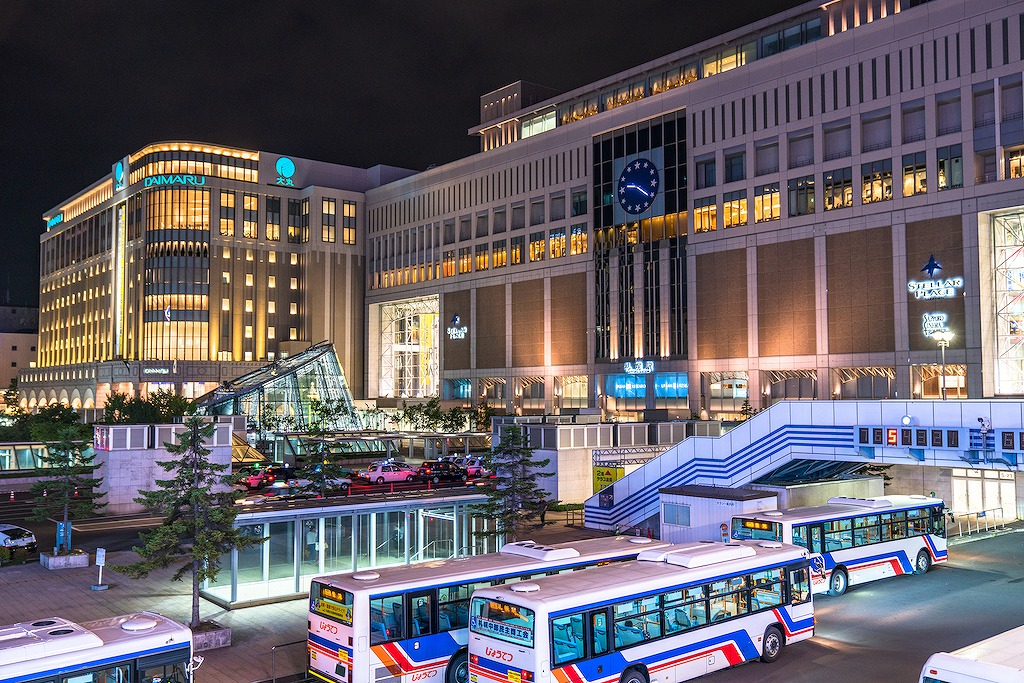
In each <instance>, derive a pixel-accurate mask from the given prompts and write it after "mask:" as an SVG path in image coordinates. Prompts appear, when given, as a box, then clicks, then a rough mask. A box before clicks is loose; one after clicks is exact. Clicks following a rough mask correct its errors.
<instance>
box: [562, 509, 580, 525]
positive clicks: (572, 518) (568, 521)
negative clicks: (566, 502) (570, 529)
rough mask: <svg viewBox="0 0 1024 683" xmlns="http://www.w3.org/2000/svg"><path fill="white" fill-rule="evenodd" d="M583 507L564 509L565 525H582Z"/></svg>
mask: <svg viewBox="0 0 1024 683" xmlns="http://www.w3.org/2000/svg"><path fill="white" fill-rule="evenodd" d="M583 522H584V517H583V508H570V509H569V510H566V511H565V525H566V526H579V527H582V526H584V523H583Z"/></svg>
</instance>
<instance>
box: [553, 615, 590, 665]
mask: <svg viewBox="0 0 1024 683" xmlns="http://www.w3.org/2000/svg"><path fill="white" fill-rule="evenodd" d="M573 619H579V620H582V619H583V615H582V614H574V615H571V616H566V617H558V618H557V619H552V620H551V658H552V662H551V663H552V665H553V666H561V665H563V664H565V663H566V662H572V661H575V660H577V659H582V658H583V640H582V639H579V638H577V637H576V634H575V632H574V631H573V627H572V620H573Z"/></svg>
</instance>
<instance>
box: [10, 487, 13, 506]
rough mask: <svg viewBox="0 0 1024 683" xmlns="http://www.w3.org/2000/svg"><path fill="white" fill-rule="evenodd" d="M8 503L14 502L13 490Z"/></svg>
mask: <svg viewBox="0 0 1024 683" xmlns="http://www.w3.org/2000/svg"><path fill="white" fill-rule="evenodd" d="M10 501H11V502H12V503H13V502H14V489H11V497H10Z"/></svg>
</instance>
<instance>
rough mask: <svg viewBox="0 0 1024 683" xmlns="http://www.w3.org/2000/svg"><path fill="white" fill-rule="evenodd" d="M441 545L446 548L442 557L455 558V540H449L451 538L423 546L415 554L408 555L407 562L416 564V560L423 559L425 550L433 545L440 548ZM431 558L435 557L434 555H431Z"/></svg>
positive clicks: (440, 539)
mask: <svg viewBox="0 0 1024 683" xmlns="http://www.w3.org/2000/svg"><path fill="white" fill-rule="evenodd" d="M442 544H444V545H445V546H447V550H445V551H444V552H445V555H444V556H445V557H448V558H451V557H455V540H454V539H451V538H439V539H437V540H434V541H431V542H430V543H428V544H426V545H425V546H423V547H422V548H420V549H419V550H418V551H416V552H415V553H413V554H412V555H410V556H409V561H410V562H417V561H418V560H420V559H423V554H424V553H425V552H426V551H427V550H429V549H430V548H432V547H433V546H434V545H437V546H438V547H441V545H442ZM431 557H435V554H434V553H431Z"/></svg>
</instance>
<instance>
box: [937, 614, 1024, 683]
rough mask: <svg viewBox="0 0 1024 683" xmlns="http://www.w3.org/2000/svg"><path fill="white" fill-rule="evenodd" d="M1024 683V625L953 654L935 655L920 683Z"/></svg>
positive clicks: (939, 653)
mask: <svg viewBox="0 0 1024 683" xmlns="http://www.w3.org/2000/svg"><path fill="white" fill-rule="evenodd" d="M1020 681H1024V626H1018V627H1017V628H1014V629H1010V630H1009V631H1006V632H1005V633H1000V634H999V635H995V636H992V637H991V638H986V639H985V640H982V641H980V642H977V643H974V644H973V645H968V646H967V647H962V648H960V649H959V650H953V651H952V652H936V653H935V654H933V655H932V656H931V657H929V658H928V661H927V662H925V665H924V668H923V669H921V683H1020Z"/></svg>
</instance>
